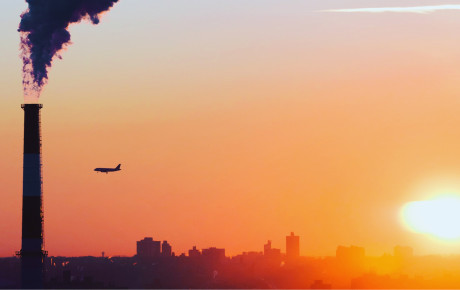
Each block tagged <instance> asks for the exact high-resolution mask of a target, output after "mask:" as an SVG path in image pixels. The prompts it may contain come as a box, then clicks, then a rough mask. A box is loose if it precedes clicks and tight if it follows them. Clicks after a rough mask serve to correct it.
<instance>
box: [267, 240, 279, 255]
mask: <svg viewBox="0 0 460 290" xmlns="http://www.w3.org/2000/svg"><path fill="white" fill-rule="evenodd" d="M264 256H265V257H266V258H270V259H275V258H276V259H279V258H281V250H280V249H274V248H272V241H268V242H267V243H266V244H265V245H264Z"/></svg>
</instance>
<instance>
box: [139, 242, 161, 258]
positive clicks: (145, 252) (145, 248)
mask: <svg viewBox="0 0 460 290" xmlns="http://www.w3.org/2000/svg"><path fill="white" fill-rule="evenodd" d="M160 253H161V242H160V241H154V240H153V238H144V239H143V240H141V241H138V242H137V257H139V258H156V257H159V256H160Z"/></svg>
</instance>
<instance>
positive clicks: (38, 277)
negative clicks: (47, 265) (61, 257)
mask: <svg viewBox="0 0 460 290" xmlns="http://www.w3.org/2000/svg"><path fill="white" fill-rule="evenodd" d="M21 107H22V109H23V110H24V168H23V185H22V245H21V251H19V252H18V255H19V256H20V258H21V286H22V288H27V289H39V288H43V280H44V259H45V257H46V255H47V252H46V251H44V245H43V201H42V194H43V191H42V162H41V159H42V156H41V132H40V109H41V108H42V107H43V106H42V105H41V104H23V105H22V106H21Z"/></svg>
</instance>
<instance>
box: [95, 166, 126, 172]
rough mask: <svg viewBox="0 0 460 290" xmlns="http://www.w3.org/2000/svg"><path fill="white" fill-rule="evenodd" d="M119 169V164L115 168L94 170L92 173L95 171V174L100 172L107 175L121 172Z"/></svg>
mask: <svg viewBox="0 0 460 290" xmlns="http://www.w3.org/2000/svg"><path fill="white" fill-rule="evenodd" d="M120 167H121V164H120V165H118V166H117V167H115V168H96V169H94V171H96V172H102V173H106V174H108V173H109V172H116V171H120V170H121V168H120Z"/></svg>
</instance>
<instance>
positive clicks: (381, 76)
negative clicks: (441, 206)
mask: <svg viewBox="0 0 460 290" xmlns="http://www.w3.org/2000/svg"><path fill="white" fill-rule="evenodd" d="M370 2H371V3H370ZM439 4H460V2H455V1H443V2H439V1H434V0H432V1H419V0H417V1H413V0H405V1H402V0H400V1H395V0H392V1H390V0H375V1H364V0H361V1H355V0H347V1H344V0H322V1H305V0H194V1H190V0H156V1H152V0H121V2H120V3H119V4H117V5H116V7H115V8H114V9H113V10H112V11H110V13H107V14H106V15H105V16H104V17H103V19H102V21H101V24H100V25H98V26H92V25H90V24H89V23H81V24H79V25H74V26H71V32H72V41H73V45H72V46H70V47H69V49H68V50H67V51H65V52H63V54H62V55H63V60H58V61H55V62H54V66H53V68H52V69H51V70H50V75H49V76H50V79H49V84H48V85H47V86H46V87H45V90H44V92H43V94H42V97H41V99H40V102H41V103H43V104H44V108H43V110H42V131H43V162H44V166H43V174H44V208H45V238H46V249H47V250H48V251H49V253H50V255H100V253H101V252H102V251H105V252H106V253H107V254H108V255H133V254H135V246H136V244H135V242H136V240H139V239H142V238H143V237H145V236H151V237H153V238H155V239H158V240H168V241H169V242H170V243H171V244H172V245H173V251H176V253H181V252H185V251H186V250H187V249H189V248H191V247H192V246H194V245H196V246H198V247H199V248H204V247H209V246H217V247H225V248H226V249H227V253H229V254H236V253H239V252H241V251H249V250H258V251H260V250H262V249H263V248H262V247H263V244H264V243H265V242H266V241H267V240H268V239H270V240H273V245H274V246H275V247H277V248H281V249H282V250H283V251H284V250H285V245H284V237H285V236H286V235H287V234H289V233H290V232H291V231H294V232H295V233H296V234H298V235H300V236H301V253H302V254H303V255H312V256H323V255H333V254H334V253H335V249H336V246H337V245H339V244H341V245H358V246H364V247H365V248H366V251H367V253H368V254H371V255H381V254H383V253H384V252H391V251H392V248H393V247H394V246H395V245H398V244H399V245H408V246H412V247H414V249H415V253H416V254H428V253H460V241H458V240H457V241H454V242H445V241H441V240H438V239H435V238H431V237H428V236H425V235H420V234H415V233H413V232H411V231H408V230H407V229H406V228H405V227H404V225H403V224H402V223H401V220H400V210H401V208H402V207H403V206H404V205H405V204H406V203H408V202H412V201H417V200H425V199H427V198H432V197H435V196H437V195H439V194H445V193H451V194H458V195H460V154H459V153H460V129H459V127H460V126H459V125H460V114H459V112H460V98H459V94H460V32H459V31H460V11H438V12H435V13H432V14H410V13H381V14H372V13H368V14H367V13H326V12H318V11H319V10H331V9H351V8H362V7H392V6H414V5H416V6H421V5H439ZM25 8H26V4H25V2H22V1H0V38H1V40H0V55H1V57H0V68H1V69H0V95H1V106H0V124H1V125H0V140H1V142H0V152H2V158H1V162H0V194H1V202H0V233H1V238H0V256H10V255H13V253H14V251H16V250H19V249H20V238H21V203H22V141H23V112H22V110H21V108H20V104H21V103H22V102H23V96H22V83H21V81H22V75H21V67H22V65H21V61H20V59H19V57H18V55H19V34H18V32H17V31H16V30H17V27H18V23H19V15H20V14H21V12H22V11H23V10H24V9H25ZM118 163H122V164H123V165H122V169H123V171H122V172H120V173H116V174H110V175H102V174H96V173H95V172H93V171H92V170H93V169H94V168H95V167H111V166H116V165H117V164H118Z"/></svg>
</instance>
